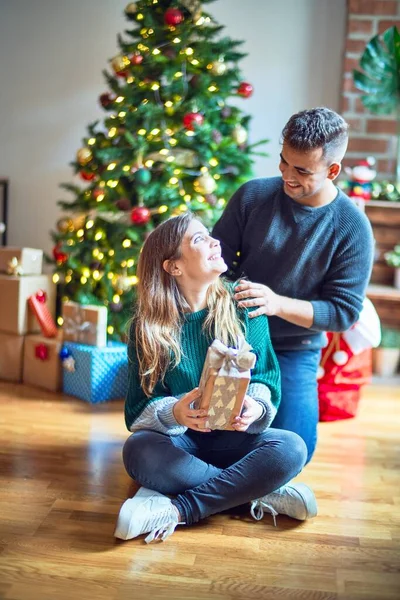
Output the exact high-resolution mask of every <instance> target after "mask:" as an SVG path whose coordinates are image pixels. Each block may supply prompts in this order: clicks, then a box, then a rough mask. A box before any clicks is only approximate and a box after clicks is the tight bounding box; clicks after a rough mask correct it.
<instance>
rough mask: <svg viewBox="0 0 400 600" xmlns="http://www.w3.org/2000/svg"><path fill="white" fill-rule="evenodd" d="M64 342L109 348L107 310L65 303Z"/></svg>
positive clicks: (102, 307)
mask: <svg viewBox="0 0 400 600" xmlns="http://www.w3.org/2000/svg"><path fill="white" fill-rule="evenodd" d="M62 316H63V320H64V324H63V331H64V340H65V341H69V342H77V343H79V344H88V345H89V346H97V347H98V348H104V347H105V346H107V308H106V307H105V306H94V305H83V304H78V303H77V302H64V304H63V309H62Z"/></svg>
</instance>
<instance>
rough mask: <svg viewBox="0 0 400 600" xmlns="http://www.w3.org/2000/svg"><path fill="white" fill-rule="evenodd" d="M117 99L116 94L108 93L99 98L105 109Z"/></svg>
mask: <svg viewBox="0 0 400 600" xmlns="http://www.w3.org/2000/svg"><path fill="white" fill-rule="evenodd" d="M116 98H117V96H116V95H115V94H109V93H108V92H105V93H104V94H101V96H100V97H99V102H100V104H101V106H102V107H103V108H108V107H109V106H110V105H111V104H112V103H113V102H114V100H115V99H116Z"/></svg>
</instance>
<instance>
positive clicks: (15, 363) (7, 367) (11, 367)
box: [0, 332, 25, 382]
mask: <svg viewBox="0 0 400 600" xmlns="http://www.w3.org/2000/svg"><path fill="white" fill-rule="evenodd" d="M24 341H25V337H24V336H23V335H13V334H10V333H2V332H0V379H3V380H5V381H15V382H19V381H21V379H22V364H23V353H24Z"/></svg>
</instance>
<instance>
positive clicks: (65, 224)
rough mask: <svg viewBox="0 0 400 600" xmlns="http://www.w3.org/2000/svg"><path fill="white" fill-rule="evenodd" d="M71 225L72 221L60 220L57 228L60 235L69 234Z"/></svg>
mask: <svg viewBox="0 0 400 600" xmlns="http://www.w3.org/2000/svg"><path fill="white" fill-rule="evenodd" d="M71 225H72V221H71V219H67V218H65V217H63V218H62V219H58V221H57V225H56V227H57V229H58V231H59V232H60V233H67V231H68V229H69V228H70V227H71Z"/></svg>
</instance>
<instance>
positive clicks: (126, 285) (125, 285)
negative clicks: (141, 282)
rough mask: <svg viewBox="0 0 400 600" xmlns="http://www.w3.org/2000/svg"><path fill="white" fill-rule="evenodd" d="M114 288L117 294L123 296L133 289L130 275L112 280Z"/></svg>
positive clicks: (119, 276)
mask: <svg viewBox="0 0 400 600" xmlns="http://www.w3.org/2000/svg"><path fill="white" fill-rule="evenodd" d="M112 286H113V288H114V290H115V291H116V292H119V293H120V294H123V293H124V292H129V290H130V289H131V288H132V281H131V278H130V277H128V275H116V276H115V277H114V278H113V280H112Z"/></svg>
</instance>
